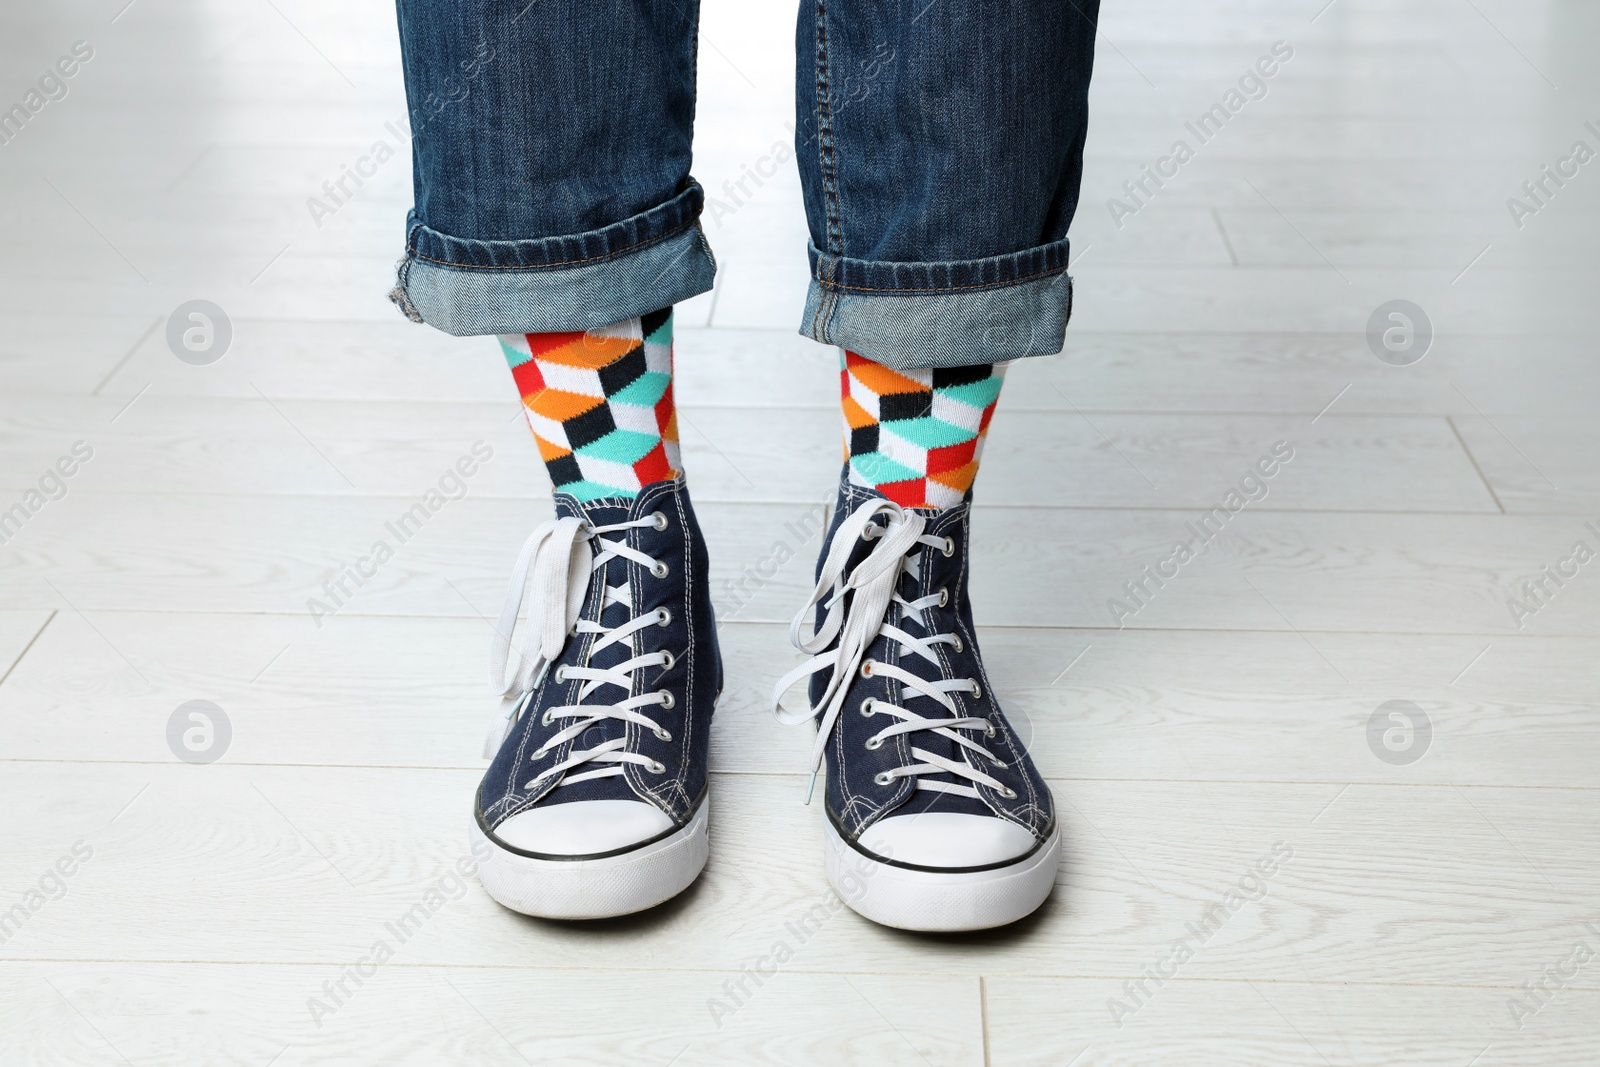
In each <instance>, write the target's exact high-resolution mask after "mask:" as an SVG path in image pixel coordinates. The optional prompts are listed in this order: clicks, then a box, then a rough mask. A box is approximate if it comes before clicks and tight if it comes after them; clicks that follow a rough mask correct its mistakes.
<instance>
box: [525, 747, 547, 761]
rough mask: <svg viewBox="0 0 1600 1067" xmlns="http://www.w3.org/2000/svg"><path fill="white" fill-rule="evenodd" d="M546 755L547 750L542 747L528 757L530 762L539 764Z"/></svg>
mask: <svg viewBox="0 0 1600 1067" xmlns="http://www.w3.org/2000/svg"><path fill="white" fill-rule="evenodd" d="M544 754H545V748H544V746H543V745H540V746H539V747H538V748H536V749H534V750H533V752H532V754H531V755H529V756H528V762H529V763H538V762H539V761H540V760H542V759H544Z"/></svg>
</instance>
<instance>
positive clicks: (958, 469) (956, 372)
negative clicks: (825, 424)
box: [839, 352, 1007, 509]
mask: <svg viewBox="0 0 1600 1067" xmlns="http://www.w3.org/2000/svg"><path fill="white" fill-rule="evenodd" d="M1006 366H1007V364H1005V363H994V364H987V363H986V364H981V365H979V366H976V367H935V368H933V369H931V370H904V371H898V370H890V369H889V368H888V367H885V366H883V365H882V364H880V363H874V362H872V360H870V359H865V358H863V357H862V356H858V355H856V354H855V353H854V352H844V353H843V359H842V360H841V363H840V368H839V382H840V402H841V405H842V407H843V410H844V441H845V458H846V459H847V460H848V461H849V464H850V482H851V484H853V485H861V486H872V487H874V488H876V489H877V490H878V492H880V493H882V494H883V495H884V496H886V497H888V498H889V499H890V500H893V501H894V502H895V503H896V504H899V505H901V506H902V507H909V508H939V509H943V508H948V507H953V506H954V505H956V504H959V503H961V501H962V500H964V499H965V498H966V496H967V493H968V491H969V490H970V489H971V488H972V480H973V478H974V477H976V476H977V473H978V458H979V456H980V455H981V453H982V452H983V441H984V438H985V437H986V436H987V434H988V431H989V420H990V419H991V418H993V417H994V406H995V402H996V401H997V400H998V399H999V397H1000V383H1001V380H1002V378H1003V377H1004V375H1005V371H1006Z"/></svg>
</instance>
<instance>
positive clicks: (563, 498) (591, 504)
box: [555, 493, 634, 526]
mask: <svg viewBox="0 0 1600 1067" xmlns="http://www.w3.org/2000/svg"><path fill="white" fill-rule="evenodd" d="M555 501H556V517H557V518H561V519H564V518H567V517H568V516H571V517H572V518H575V519H583V520H585V521H587V522H589V523H591V524H593V525H595V526H610V525H612V524H613V523H618V522H627V521H628V520H629V519H630V518H632V516H633V505H634V502H633V501H632V500H629V499H627V498H625V497H604V498H601V499H599V500H587V501H583V500H579V499H578V498H577V497H575V496H573V495H572V494H570V493H557V494H556V495H555Z"/></svg>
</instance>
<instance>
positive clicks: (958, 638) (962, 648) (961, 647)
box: [950, 634, 967, 652]
mask: <svg viewBox="0 0 1600 1067" xmlns="http://www.w3.org/2000/svg"><path fill="white" fill-rule="evenodd" d="M950 636H951V637H954V638H955V639H956V643H955V644H954V645H952V646H951V647H953V648H954V649H955V650H956V651H957V652H964V651H966V647H967V646H966V644H965V643H963V642H962V640H961V635H960V634H951V635H950Z"/></svg>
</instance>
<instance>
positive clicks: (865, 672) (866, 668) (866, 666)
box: [861, 659, 872, 678]
mask: <svg viewBox="0 0 1600 1067" xmlns="http://www.w3.org/2000/svg"><path fill="white" fill-rule="evenodd" d="M861 677H863V678H871V677H872V661H871V660H870V659H865V660H862V661H861Z"/></svg>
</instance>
